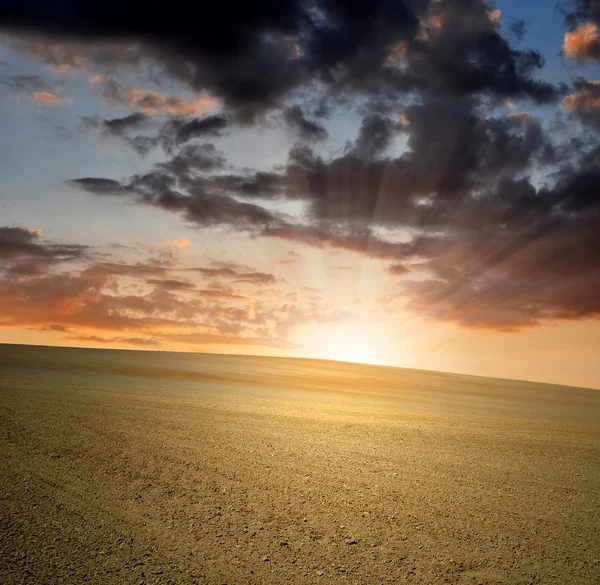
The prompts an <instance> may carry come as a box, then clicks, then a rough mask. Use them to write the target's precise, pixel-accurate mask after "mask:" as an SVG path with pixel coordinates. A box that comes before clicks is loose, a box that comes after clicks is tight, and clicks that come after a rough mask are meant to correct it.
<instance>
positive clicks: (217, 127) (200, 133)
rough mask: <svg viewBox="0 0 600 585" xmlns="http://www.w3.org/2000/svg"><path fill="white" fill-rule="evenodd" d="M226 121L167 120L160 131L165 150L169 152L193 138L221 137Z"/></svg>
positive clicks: (214, 118) (219, 118) (207, 118)
mask: <svg viewBox="0 0 600 585" xmlns="http://www.w3.org/2000/svg"><path fill="white" fill-rule="evenodd" d="M227 125H228V121H227V119H226V118H225V117H224V116H218V115H213V116H205V117H204V118H192V119H191V120H189V119H175V120H169V121H168V122H167V123H166V124H165V126H164V127H163V129H162V131H161V138H162V142H163V145H164V146H165V150H171V149H172V148H173V147H174V146H179V145H181V144H183V143H185V142H189V141H190V140H193V139H195V138H205V137H209V138H216V137H219V136H222V135H223V131H224V130H225V129H226V128H227Z"/></svg>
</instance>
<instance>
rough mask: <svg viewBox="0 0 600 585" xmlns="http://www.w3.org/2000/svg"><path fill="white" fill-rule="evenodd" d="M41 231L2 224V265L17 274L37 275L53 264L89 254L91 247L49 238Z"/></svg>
mask: <svg viewBox="0 0 600 585" xmlns="http://www.w3.org/2000/svg"><path fill="white" fill-rule="evenodd" d="M40 234H41V231H40V230H29V229H27V228H24V227H21V226H12V227H11V226H3V227H0V259H1V260H2V264H3V266H2V267H1V268H0V270H2V268H3V269H4V270H6V271H7V272H10V273H11V274H12V275H14V276H18V275H22V276H26V275H31V274H37V273H39V272H41V271H44V270H45V269H46V268H48V267H49V266H52V265H55V264H59V263H62V262H72V261H75V260H81V259H83V258H85V257H86V254H87V253H88V251H89V248H88V247H87V246H80V245H76V244H61V243H56V242H49V241H45V240H43V239H42V238H41V237H40Z"/></svg>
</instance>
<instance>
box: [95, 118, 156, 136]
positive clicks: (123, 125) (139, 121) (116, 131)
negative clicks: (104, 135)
mask: <svg viewBox="0 0 600 585" xmlns="http://www.w3.org/2000/svg"><path fill="white" fill-rule="evenodd" d="M148 120H149V117H148V116H147V115H146V114H142V113H141V112H135V113H134V114H130V115H129V116H125V117H124V118H112V119H110V120H104V121H103V126H104V129H105V130H106V131H107V132H109V133H110V134H113V135H115V136H123V134H125V133H126V132H129V131H131V130H139V129H140V128H143V127H144V126H145V125H146V124H147V123H148Z"/></svg>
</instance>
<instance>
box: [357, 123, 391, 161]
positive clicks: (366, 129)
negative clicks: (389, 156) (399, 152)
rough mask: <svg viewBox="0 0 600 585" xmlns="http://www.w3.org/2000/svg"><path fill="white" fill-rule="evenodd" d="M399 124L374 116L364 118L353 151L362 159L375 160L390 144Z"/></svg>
mask: <svg viewBox="0 0 600 585" xmlns="http://www.w3.org/2000/svg"><path fill="white" fill-rule="evenodd" d="M399 127H400V124H398V123H397V122H394V121H393V120H391V119H389V118H384V117H383V116H379V115H376V114H373V115H369V116H366V117H365V118H364V119H363V121H362V125H361V127H360V132H359V135H358V138H357V139H356V142H355V145H354V150H355V152H356V153H357V154H358V155H359V156H362V157H363V158H367V159H371V158H376V157H377V156H378V155H380V154H382V153H383V152H385V151H386V150H387V149H388V148H389V146H390V145H391V144H392V141H393V139H394V134H395V132H396V130H397V129H398V128H399Z"/></svg>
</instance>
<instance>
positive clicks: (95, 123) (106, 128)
mask: <svg viewBox="0 0 600 585" xmlns="http://www.w3.org/2000/svg"><path fill="white" fill-rule="evenodd" d="M153 125H154V121H153V119H152V117H151V116H148V115H147V114H143V113H141V112H135V113H133V114H130V115H129V116H125V117H123V118H111V119H103V118H101V117H100V116H98V115H97V114H96V115H94V116H82V117H81V118H80V120H79V123H78V124H77V130H78V131H79V132H80V133H87V132H90V131H92V130H100V132H101V135H102V136H103V137H104V138H118V139H119V140H122V141H123V142H125V143H126V144H127V145H129V146H130V147H131V148H133V150H135V151H136V152H137V153H138V154H140V155H141V156H145V155H147V154H148V153H149V152H150V151H151V150H152V149H153V148H155V147H156V146H158V145H159V144H160V143H161V139H160V137H159V136H158V135H152V136H144V135H137V136H132V133H133V132H136V131H139V130H143V129H146V128H151V127H152V126H153Z"/></svg>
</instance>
